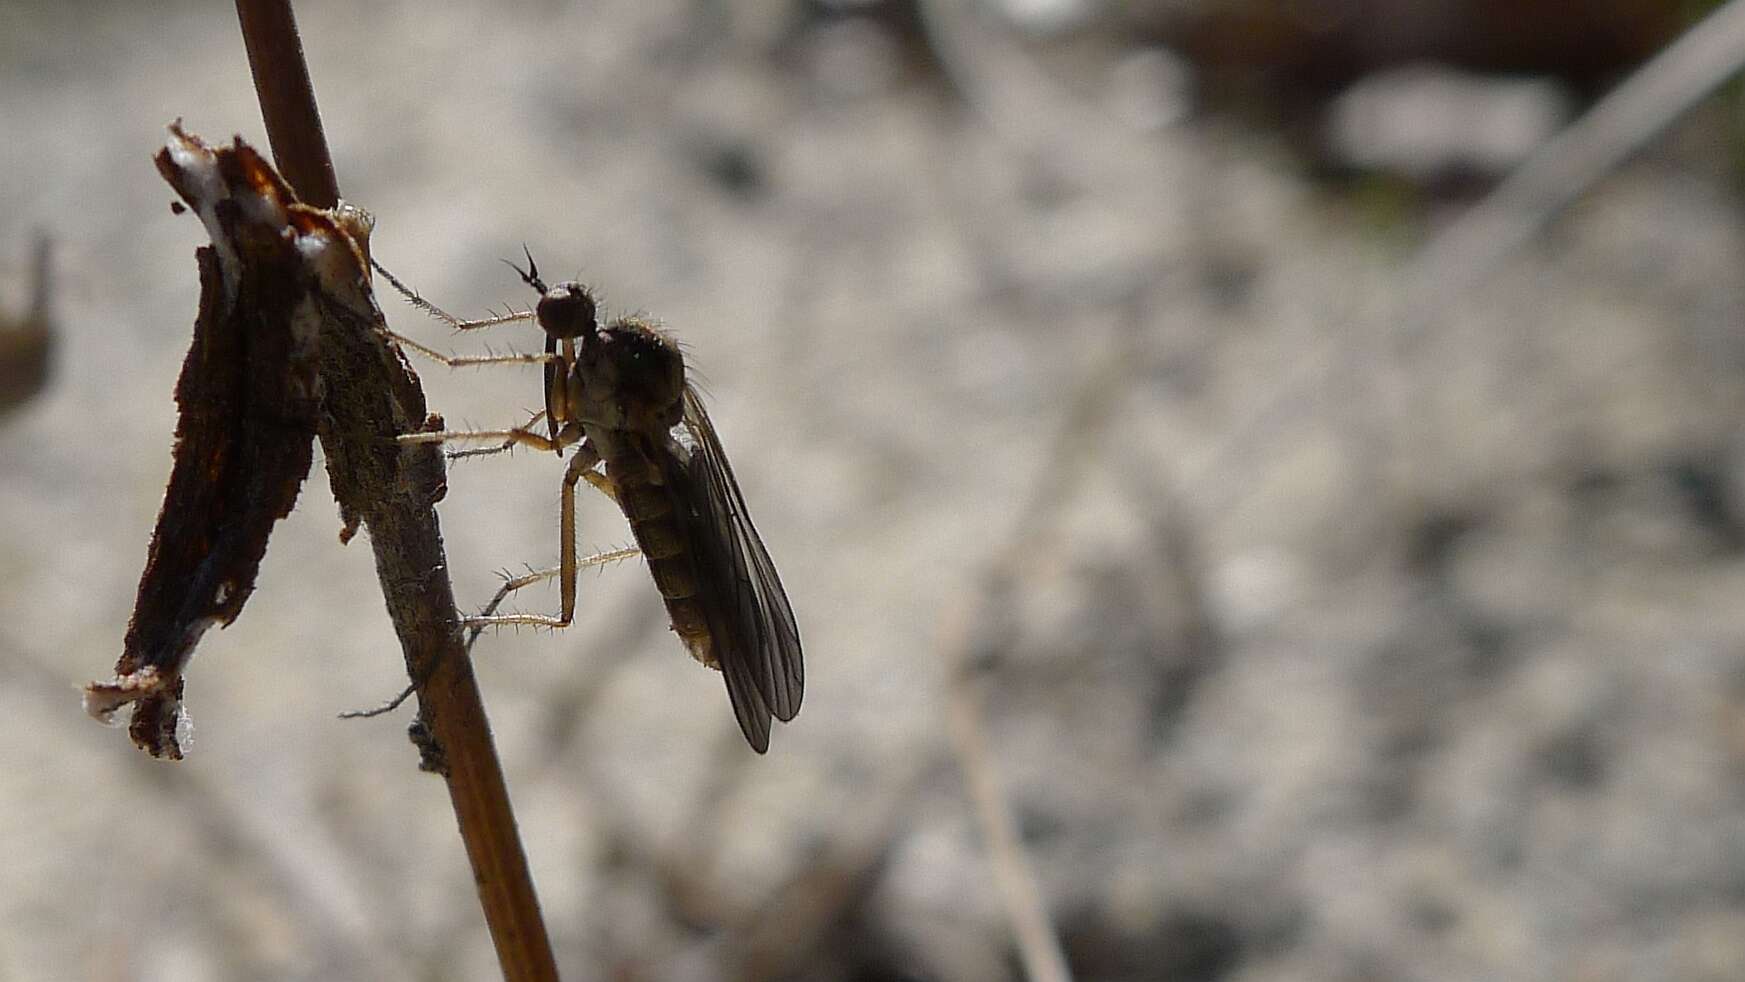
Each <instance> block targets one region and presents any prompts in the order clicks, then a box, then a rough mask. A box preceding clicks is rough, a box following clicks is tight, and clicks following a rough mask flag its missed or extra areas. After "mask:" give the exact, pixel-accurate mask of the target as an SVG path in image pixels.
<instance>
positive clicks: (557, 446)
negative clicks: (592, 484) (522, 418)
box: [395, 413, 599, 462]
mask: <svg viewBox="0 0 1745 982" xmlns="http://www.w3.org/2000/svg"><path fill="white" fill-rule="evenodd" d="M544 415H545V414H544V413H540V414H539V416H535V417H533V422H538V421H539V418H540V416H544ZM531 425H532V423H529V424H528V426H531ZM564 436H565V434H564V433H562V432H560V433H559V434H558V437H557V439H552V438H551V437H548V436H545V435H543V434H539V433H535V432H533V431H532V430H530V429H528V428H527V427H525V426H517V427H513V428H511V429H507V430H429V431H424V432H419V433H402V434H400V435H399V436H398V437H396V438H395V439H397V440H398V441H399V442H400V443H403V444H405V443H459V442H461V441H463V440H501V441H503V442H504V443H505V444H506V445H507V446H511V447H512V446H514V445H515V444H517V443H520V444H524V445H526V446H529V447H532V448H533V449H535V450H549V451H551V452H552V453H557V452H558V451H560V450H562V449H563V448H564V447H566V446H568V445H569V444H570V443H573V442H575V441H574V440H568V441H566V440H565V439H564ZM491 452H495V451H491ZM598 459H599V458H598V457H596V458H595V460H596V462H597V461H598Z"/></svg>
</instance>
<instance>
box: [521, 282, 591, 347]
mask: <svg viewBox="0 0 1745 982" xmlns="http://www.w3.org/2000/svg"><path fill="white" fill-rule="evenodd" d="M535 314H536V315H537V316H538V318H539V326H540V327H541V328H543V329H544V330H545V333H547V334H549V335H551V336H552V337H554V338H579V337H581V336H583V335H584V334H588V333H590V332H592V331H593V330H594V329H595V326H596V325H595V321H594V314H595V309H594V298H593V297H592V296H590V295H589V294H588V288H587V287H585V286H582V285H581V284H580V283H559V284H558V285H557V286H554V287H552V288H551V289H549V290H547V291H545V296H543V297H540V298H539V306H538V307H537V308H536V309H535Z"/></svg>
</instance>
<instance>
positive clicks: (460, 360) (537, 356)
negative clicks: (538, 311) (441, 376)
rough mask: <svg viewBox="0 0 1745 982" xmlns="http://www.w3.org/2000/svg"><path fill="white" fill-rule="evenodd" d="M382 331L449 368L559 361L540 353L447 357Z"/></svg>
mask: <svg viewBox="0 0 1745 982" xmlns="http://www.w3.org/2000/svg"><path fill="white" fill-rule="evenodd" d="M380 330H381V332H382V333H383V334H385V335H387V336H388V337H389V338H391V339H393V341H394V343H396V344H398V345H400V346H401V347H403V348H410V349H411V350H413V351H416V352H417V353H419V354H421V355H423V356H424V357H426V358H429V359H430V360H431V361H434V362H440V363H441V364H444V365H447V366H448V367H449V368H472V367H474V366H477V365H546V364H550V363H551V362H554V361H556V360H557V356H556V355H552V354H547V353H545V352H540V351H533V352H526V353H523V352H520V351H514V352H510V353H509V354H506V355H445V354H443V353H442V352H440V351H438V350H436V349H435V348H432V347H431V346H430V345H427V344H421V343H419V342H417V341H414V340H412V339H411V338H409V337H407V336H405V335H404V334H397V333H395V332H393V331H390V330H387V329H386V328H381V329H380Z"/></svg>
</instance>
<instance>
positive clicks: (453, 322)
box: [370, 259, 533, 331]
mask: <svg viewBox="0 0 1745 982" xmlns="http://www.w3.org/2000/svg"><path fill="white" fill-rule="evenodd" d="M370 265H371V266H373V267H374V268H375V270H376V272H378V273H380V274H382V276H383V277H384V278H385V279H386V280H387V281H388V284H389V285H390V286H392V287H393V288H394V289H395V290H396V291H398V292H399V294H400V295H401V296H402V297H405V298H406V302H407V303H409V304H411V305H412V306H414V307H417V308H418V309H419V310H422V311H424V312H425V313H426V314H429V315H430V316H431V317H434V318H436V319H437V320H439V321H442V322H443V323H444V324H447V325H448V326H449V327H452V328H454V329H455V330H457V331H477V330H479V329H481V328H486V327H496V326H497V325H498V324H515V323H518V322H520V321H530V320H532V319H533V311H531V310H523V311H515V310H511V311H509V312H508V313H506V314H495V315H492V316H490V317H481V318H479V319H478V320H470V321H469V320H462V319H460V318H459V317H456V316H454V315H453V314H451V313H449V312H448V311H446V310H443V309H442V308H441V307H438V306H437V305H436V304H433V303H431V302H430V301H428V300H426V299H424V298H423V297H421V296H419V295H418V291H417V290H414V289H412V288H411V287H409V286H407V285H406V284H404V283H402V282H400V280H399V279H398V278H397V277H396V276H394V274H393V273H390V272H388V271H387V269H385V268H383V266H382V264H381V263H379V262H376V261H375V260H374V259H371V260H370Z"/></svg>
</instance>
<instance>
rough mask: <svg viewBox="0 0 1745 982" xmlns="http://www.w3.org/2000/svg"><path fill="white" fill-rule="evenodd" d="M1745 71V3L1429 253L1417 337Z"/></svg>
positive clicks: (1414, 317)
mask: <svg viewBox="0 0 1745 982" xmlns="http://www.w3.org/2000/svg"><path fill="white" fill-rule="evenodd" d="M1741 66H1745V0H1731V2H1729V3H1728V4H1727V5H1726V6H1723V7H1721V8H1720V9H1718V10H1716V11H1715V12H1714V13H1712V14H1710V15H1709V16H1708V17H1707V18H1706V19H1704V20H1703V21H1702V22H1701V23H1699V24H1697V25H1696V26H1695V27H1693V28H1691V29H1690V30H1689V31H1687V32H1686V33H1685V35H1684V36H1683V37H1681V38H1679V39H1678V40H1677V41H1675V42H1673V43H1672V44H1671V45H1669V46H1668V47H1667V48H1666V50H1665V51H1662V52H1661V53H1660V54H1659V55H1657V56H1655V57H1654V59H1653V60H1651V61H1649V62H1648V64H1646V65H1644V66H1642V68H1640V69H1639V70H1637V71H1636V73H1635V74H1633V75H1631V76H1630V77H1629V78H1628V79H1626V80H1625V81H1624V82H1623V84H1621V85H1619V86H1618V87H1617V88H1616V89H1613V90H1612V91H1611V92H1610V93H1609V94H1607V95H1606V97H1605V98H1603V99H1601V100H1600V101H1599V102H1598V103H1596V104H1595V105H1594V107H1593V108H1592V109H1591V110H1589V111H1588V113H1587V114H1586V115H1584V116H1582V118H1581V119H1579V120H1577V121H1576V122H1575V123H1573V124H1571V125H1570V126H1569V127H1568V128H1567V129H1565V130H1564V131H1563V132H1562V133H1560V134H1558V135H1557V137H1555V138H1554V139H1552V140H1551V141H1550V142H1549V143H1547V144H1546V145H1545V146H1544V147H1542V148H1540V150H1539V151H1538V152H1537V153H1535V154H1533V156H1532V157H1531V158H1529V159H1528V160H1527V162H1526V163H1524V164H1522V165H1521V166H1520V167H1518V168H1516V169H1515V171H1514V172H1513V173H1512V174H1510V175H1509V177H1508V178H1507V179H1506V180H1504V181H1503V182H1502V183H1501V184H1500V185H1498V186H1497V188H1496V189H1495V190H1494V191H1492V192H1491V193H1490V194H1489V195H1488V196H1486V197H1485V199H1484V200H1483V201H1481V202H1479V203H1478V204H1477V205H1475V206H1474V207H1473V208H1471V209H1470V210H1468V211H1467V212H1466V213H1465V214H1464V215H1462V216H1461V217H1460V219H1459V220H1458V221H1456V222H1454V223H1453V224H1452V225H1450V226H1448V227H1447V228H1446V229H1444V230H1443V231H1442V233H1441V234H1439V235H1437V236H1436V237H1435V238H1434V239H1432V240H1431V241H1430V243H1429V244H1428V245H1426V246H1425V247H1424V248H1423V249H1421V250H1419V252H1418V256H1417V258H1416V259H1415V260H1414V261H1413V263H1412V268H1411V271H1410V274H1409V277H1408V280H1407V284H1408V290H1409V291H1410V292H1409V293H1408V308H1407V311H1408V320H1407V322H1406V327H1407V329H1408V330H1411V329H1412V328H1414V327H1416V326H1417V325H1418V324H1420V323H1421V322H1422V321H1423V320H1425V319H1427V318H1429V317H1432V316H1434V314H1435V313H1436V311H1437V310H1438V309H1440V307H1441V305H1442V303H1443V302H1444V301H1445V300H1446V299H1448V298H1450V297H1453V296H1456V295H1458V294H1459V293H1460V292H1462V291H1463V290H1466V289H1469V288H1471V287H1472V286H1473V285H1475V284H1476V283H1477V282H1478V281H1479V280H1481V279H1483V278H1484V277H1485V276H1486V275H1487V274H1488V273H1490V272H1491V271H1492V270H1493V269H1495V268H1496V267H1497V265H1498V264H1499V263H1500V262H1501V261H1502V260H1503V259H1504V258H1505V257H1506V256H1507V255H1508V254H1509V253H1511V252H1513V251H1514V250H1515V249H1518V248H1520V247H1521V246H1522V245H1523V244H1525V243H1526V242H1527V241H1528V240H1529V239H1531V238H1532V237H1533V235H1534V234H1535V233H1537V232H1538V231H1539V230H1540V229H1541V228H1543V227H1544V226H1545V224H1546V223H1547V222H1549V221H1550V220H1551V218H1552V216H1554V215H1555V214H1556V213H1557V212H1558V211H1559V210H1560V209H1562V208H1563V207H1564V206H1565V205H1567V204H1569V203H1570V202H1571V201H1574V200H1575V199H1576V198H1577V197H1580V196H1581V195H1582V194H1583V193H1584V192H1586V191H1587V190H1588V189H1589V188H1590V187H1592V186H1593V184H1594V183H1595V182H1596V181H1598V180H1599V179H1600V178H1602V177H1604V176H1605V175H1606V174H1608V173H1610V172H1611V171H1612V170H1613V169H1615V168H1616V167H1617V166H1618V165H1619V164H1620V163H1622V162H1623V161H1624V159H1625V158H1627V157H1628V156H1629V155H1630V154H1631V153H1634V152H1635V151H1636V150H1638V149H1640V148H1641V147H1642V146H1643V144H1645V143H1647V142H1648V140H1649V139H1651V138H1652V137H1653V136H1654V135H1655V134H1657V133H1659V132H1660V131H1661V130H1662V129H1664V128H1665V127H1667V126H1668V125H1670V124H1671V123H1672V122H1673V121H1674V120H1676V119H1677V118H1678V117H1679V116H1681V115H1683V114H1684V113H1685V112H1686V111H1688V110H1689V109H1690V108H1691V107H1692V106H1694V105H1696V103H1697V102H1698V101H1700V100H1701V99H1702V98H1703V97H1704V96H1707V95H1708V94H1709V93H1711V92H1713V91H1714V90H1715V89H1716V88H1717V87H1718V86H1720V85H1721V84H1722V83H1723V82H1726V81H1727V80H1728V79H1729V78H1732V77H1733V76H1734V75H1735V74H1736V73H1737V72H1738V71H1739V69H1740V67H1741Z"/></svg>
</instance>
